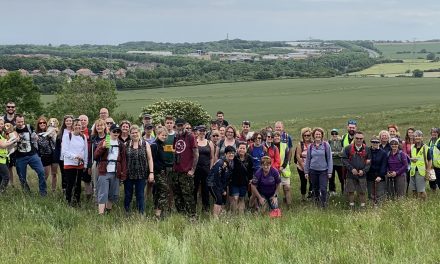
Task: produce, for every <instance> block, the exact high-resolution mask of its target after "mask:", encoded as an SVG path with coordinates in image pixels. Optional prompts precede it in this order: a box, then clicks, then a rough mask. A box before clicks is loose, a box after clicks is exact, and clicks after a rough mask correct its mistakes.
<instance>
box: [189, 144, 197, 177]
mask: <svg viewBox="0 0 440 264" xmlns="http://www.w3.org/2000/svg"><path fill="white" fill-rule="evenodd" d="M193 157H194V159H193V164H192V168H191V170H190V171H188V175H189V176H191V177H192V176H194V173H195V171H196V168H197V162H198V161H199V149H198V148H197V147H196V148H193Z"/></svg>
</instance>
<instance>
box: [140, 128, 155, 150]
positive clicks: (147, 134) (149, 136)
mask: <svg viewBox="0 0 440 264" xmlns="http://www.w3.org/2000/svg"><path fill="white" fill-rule="evenodd" d="M153 129H154V126H153V125H147V126H145V131H144V136H143V139H144V140H145V141H147V142H148V144H150V145H151V144H153V142H154V141H155V140H156V137H154V133H153Z"/></svg>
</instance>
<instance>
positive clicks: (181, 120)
mask: <svg viewBox="0 0 440 264" xmlns="http://www.w3.org/2000/svg"><path fill="white" fill-rule="evenodd" d="M185 123H186V122H185V119H183V118H180V117H178V118H176V125H183V124H185Z"/></svg>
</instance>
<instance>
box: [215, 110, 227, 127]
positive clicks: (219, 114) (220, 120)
mask: <svg viewBox="0 0 440 264" xmlns="http://www.w3.org/2000/svg"><path fill="white" fill-rule="evenodd" d="M217 123H218V125H219V126H224V127H227V126H229V122H228V121H226V120H225V114H224V113H223V112H222V111H218V112H217Z"/></svg>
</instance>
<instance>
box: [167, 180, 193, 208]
mask: <svg viewBox="0 0 440 264" xmlns="http://www.w3.org/2000/svg"><path fill="white" fill-rule="evenodd" d="M184 176H185V175H182V174H180V173H177V172H173V173H172V177H173V181H172V182H173V195H174V204H175V206H176V210H177V212H178V213H184V212H185V204H184V201H183V193H182V186H181V185H182V183H181V181H182V179H181V178H182V177H184ZM192 195H194V193H192ZM193 199H194V196H193Z"/></svg>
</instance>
